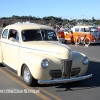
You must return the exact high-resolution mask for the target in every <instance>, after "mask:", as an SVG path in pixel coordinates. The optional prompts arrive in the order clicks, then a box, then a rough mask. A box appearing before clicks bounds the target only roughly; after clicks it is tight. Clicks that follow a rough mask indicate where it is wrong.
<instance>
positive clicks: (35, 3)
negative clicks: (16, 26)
mask: <svg viewBox="0 0 100 100" xmlns="http://www.w3.org/2000/svg"><path fill="white" fill-rule="evenodd" d="M12 15H17V16H30V15H31V16H35V17H40V18H43V17H48V16H54V17H61V18H62V19H64V18H66V19H69V20H71V19H92V17H94V18H95V19H100V0H0V18H1V17H12Z"/></svg>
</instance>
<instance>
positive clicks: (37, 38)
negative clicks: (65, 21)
mask: <svg viewBox="0 0 100 100" xmlns="http://www.w3.org/2000/svg"><path fill="white" fill-rule="evenodd" d="M0 63H2V64H4V65H6V66H9V67H10V68H12V69H14V70H16V71H17V74H18V76H22V77H23V81H24V82H25V83H26V84H27V85H29V86H31V85H36V84H37V83H39V84H55V83H67V82H73V81H80V80H83V79H87V78H90V77H91V76H92V74H90V75H84V74H85V73H86V71H87V69H88V64H89V60H88V57H87V56H86V55H85V54H83V53H80V52H76V51H72V50H71V48H69V47H68V46H67V45H65V44H62V43H61V42H59V40H58V37H57V35H56V32H55V30H54V29H53V28H52V27H49V26H45V25H39V24H35V23H15V24H12V25H8V26H6V27H5V28H4V29H3V31H2V33H1V41H0ZM83 75H84V76H83Z"/></svg>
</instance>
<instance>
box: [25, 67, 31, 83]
mask: <svg viewBox="0 0 100 100" xmlns="http://www.w3.org/2000/svg"><path fill="white" fill-rule="evenodd" d="M24 81H25V82H27V83H28V82H29V81H30V71H29V69H28V68H27V67H26V68H25V69H24Z"/></svg>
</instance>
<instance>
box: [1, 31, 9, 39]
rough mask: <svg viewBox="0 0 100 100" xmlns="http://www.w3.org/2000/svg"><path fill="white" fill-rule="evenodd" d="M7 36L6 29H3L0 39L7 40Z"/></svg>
mask: <svg viewBox="0 0 100 100" xmlns="http://www.w3.org/2000/svg"><path fill="white" fill-rule="evenodd" d="M7 36H8V29H5V30H4V32H3V34H2V38H5V39H7Z"/></svg>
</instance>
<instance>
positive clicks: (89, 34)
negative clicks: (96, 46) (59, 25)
mask: <svg viewBox="0 0 100 100" xmlns="http://www.w3.org/2000/svg"><path fill="white" fill-rule="evenodd" d="M58 36H59V38H60V39H61V40H63V41H64V42H63V43H66V42H71V43H76V42H77V43H78V44H80V43H81V44H87V45H89V44H91V43H100V32H99V31H98V28H97V27H96V26H84V25H80V26H73V28H71V31H69V32H67V33H66V34H65V32H58Z"/></svg>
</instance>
